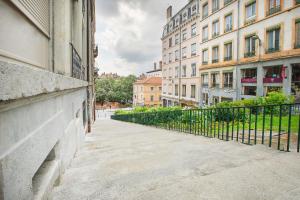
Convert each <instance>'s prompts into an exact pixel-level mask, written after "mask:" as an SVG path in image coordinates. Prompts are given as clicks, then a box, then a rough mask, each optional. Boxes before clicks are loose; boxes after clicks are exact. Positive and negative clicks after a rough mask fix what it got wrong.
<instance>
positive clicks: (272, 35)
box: [267, 27, 280, 53]
mask: <svg viewBox="0 0 300 200" xmlns="http://www.w3.org/2000/svg"><path fill="white" fill-rule="evenodd" d="M267 40H268V46H267V52H268V53H272V52H276V51H279V42H280V41H279V40H280V27H276V28H273V29H270V30H268V31H267Z"/></svg>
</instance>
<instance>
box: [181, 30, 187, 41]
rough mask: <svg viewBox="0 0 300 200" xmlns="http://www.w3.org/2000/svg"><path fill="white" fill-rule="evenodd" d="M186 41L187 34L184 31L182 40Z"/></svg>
mask: <svg viewBox="0 0 300 200" xmlns="http://www.w3.org/2000/svg"><path fill="white" fill-rule="evenodd" d="M186 39H187V33H186V30H183V31H182V40H183V41H185V40H186Z"/></svg>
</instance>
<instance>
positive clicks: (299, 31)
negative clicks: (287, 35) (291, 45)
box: [295, 19, 300, 48]
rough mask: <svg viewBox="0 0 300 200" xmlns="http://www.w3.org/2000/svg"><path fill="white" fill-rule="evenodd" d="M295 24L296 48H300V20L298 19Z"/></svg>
mask: <svg viewBox="0 0 300 200" xmlns="http://www.w3.org/2000/svg"><path fill="white" fill-rule="evenodd" d="M295 23H296V24H295V31H296V33H295V48H300V19H297V20H296V22H295Z"/></svg>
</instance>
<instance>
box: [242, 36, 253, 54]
mask: <svg viewBox="0 0 300 200" xmlns="http://www.w3.org/2000/svg"><path fill="white" fill-rule="evenodd" d="M252 56H255V39H254V35H251V36H247V37H246V38H245V55H244V57H245V58H248V57H252Z"/></svg>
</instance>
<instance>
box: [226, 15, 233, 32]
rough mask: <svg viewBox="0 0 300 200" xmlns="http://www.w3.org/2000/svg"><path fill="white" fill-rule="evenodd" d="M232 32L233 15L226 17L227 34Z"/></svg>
mask: <svg viewBox="0 0 300 200" xmlns="http://www.w3.org/2000/svg"><path fill="white" fill-rule="evenodd" d="M231 30H232V13H231V14H229V15H226V16H225V32H228V31H231Z"/></svg>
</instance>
